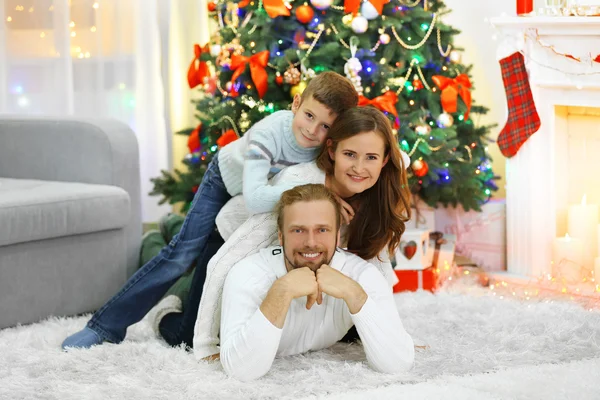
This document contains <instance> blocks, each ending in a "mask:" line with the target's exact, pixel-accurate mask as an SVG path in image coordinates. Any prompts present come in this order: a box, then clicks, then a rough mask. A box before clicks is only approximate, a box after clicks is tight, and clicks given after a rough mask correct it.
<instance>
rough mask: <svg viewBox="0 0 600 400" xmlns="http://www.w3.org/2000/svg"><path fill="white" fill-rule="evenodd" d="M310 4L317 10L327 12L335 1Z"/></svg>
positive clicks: (315, 1)
mask: <svg viewBox="0 0 600 400" xmlns="http://www.w3.org/2000/svg"><path fill="white" fill-rule="evenodd" d="M310 4H312V6H313V7H314V8H316V9H317V10H326V9H328V8H329V7H331V5H332V4H333V0H310Z"/></svg>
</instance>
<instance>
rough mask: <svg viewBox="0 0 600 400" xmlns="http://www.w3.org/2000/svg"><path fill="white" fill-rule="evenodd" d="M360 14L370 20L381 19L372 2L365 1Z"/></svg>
mask: <svg viewBox="0 0 600 400" xmlns="http://www.w3.org/2000/svg"><path fill="white" fill-rule="evenodd" d="M360 13H361V15H362V16H363V17H365V18H366V19H368V20H371V19H376V18H377V17H379V13H378V12H377V9H376V8H375V6H374V5H373V4H372V3H371V2H370V1H365V2H363V3H362V6H360Z"/></svg>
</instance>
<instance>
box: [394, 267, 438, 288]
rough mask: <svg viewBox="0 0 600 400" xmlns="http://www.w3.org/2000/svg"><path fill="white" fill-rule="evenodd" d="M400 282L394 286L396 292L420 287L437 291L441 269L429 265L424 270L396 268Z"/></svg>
mask: <svg viewBox="0 0 600 400" xmlns="http://www.w3.org/2000/svg"><path fill="white" fill-rule="evenodd" d="M394 272H395V273H396V276H397V277H398V281H399V282H398V283H397V284H396V285H395V286H394V288H393V290H394V293H398V292H408V291H410V292H415V291H417V290H418V289H422V290H429V291H430V292H435V291H436V290H437V288H438V282H439V270H438V269H437V268H434V267H429V268H427V269H424V270H418V271H417V270H408V271H407V270H404V271H403V270H394Z"/></svg>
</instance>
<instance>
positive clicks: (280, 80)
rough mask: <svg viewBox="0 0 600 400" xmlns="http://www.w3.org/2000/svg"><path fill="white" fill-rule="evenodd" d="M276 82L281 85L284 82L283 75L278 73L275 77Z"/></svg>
mask: <svg viewBox="0 0 600 400" xmlns="http://www.w3.org/2000/svg"><path fill="white" fill-rule="evenodd" d="M275 83H276V84H278V85H279V86H281V85H282V84H283V76H281V75H277V76H276V77H275Z"/></svg>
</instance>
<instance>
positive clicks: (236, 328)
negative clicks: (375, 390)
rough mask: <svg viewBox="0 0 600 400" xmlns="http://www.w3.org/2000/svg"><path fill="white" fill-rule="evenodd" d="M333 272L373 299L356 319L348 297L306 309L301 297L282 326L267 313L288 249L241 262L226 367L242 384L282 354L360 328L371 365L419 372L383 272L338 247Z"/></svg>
mask: <svg viewBox="0 0 600 400" xmlns="http://www.w3.org/2000/svg"><path fill="white" fill-rule="evenodd" d="M330 266H331V267H332V268H334V269H336V270H338V271H340V272H341V273H343V274H344V275H346V276H348V277H350V278H351V279H353V280H354V281H356V282H358V284H360V286H361V287H362V288H363V290H364V291H365V292H366V293H367V295H368V298H367V301H366V302H365V304H364V305H363V306H362V308H361V309H360V311H358V312H357V313H356V314H351V313H350V310H349V309H348V306H347V305H346V303H345V302H344V300H342V299H336V298H334V297H331V296H328V295H327V294H324V295H323V303H322V304H320V305H318V304H315V305H314V306H313V307H312V308H311V309H310V310H307V309H306V297H301V298H297V299H294V300H293V301H292V303H291V305H290V308H289V310H288V312H287V315H286V318H285V323H284V325H283V328H282V329H279V328H277V327H276V326H274V325H273V324H272V323H271V322H270V321H269V320H268V319H267V318H266V317H265V316H264V315H263V313H262V312H261V311H260V308H259V307H260V305H261V304H262V302H263V300H264V299H265V297H266V295H267V293H268V291H269V289H270V288H271V286H272V285H273V283H274V282H275V281H276V280H277V279H279V278H281V277H283V276H284V275H285V274H286V273H287V270H286V267H285V262H284V258H283V251H282V248H281V247H279V246H275V247H269V248H266V249H262V250H260V251H259V252H258V253H256V254H254V255H252V256H250V257H248V258H246V259H244V260H242V261H241V262H239V263H237V264H236V265H235V266H234V267H233V268H232V269H231V271H230V272H229V274H228V276H227V279H226V281H225V288H224V291H223V310H222V318H221V363H222V364H223V367H224V369H225V371H226V372H227V373H228V374H229V375H230V376H234V377H236V378H238V379H240V380H252V379H256V378H259V377H261V376H263V375H264V374H266V373H267V372H268V371H269V369H270V368H271V365H272V363H273V359H274V358H275V356H288V355H294V354H300V353H304V352H307V351H311V350H319V349H324V348H327V347H329V346H331V345H333V344H334V343H336V342H337V341H339V340H340V339H341V338H342V337H343V336H344V335H345V334H346V333H347V332H348V330H349V329H350V328H351V327H352V325H355V326H356V329H357V331H358V334H359V335H360V338H361V341H362V344H363V347H364V349H365V353H366V355H367V361H368V362H369V365H370V366H371V367H372V368H373V369H375V370H376V371H379V372H385V373H396V372H401V371H406V370H408V369H410V368H411V367H412V364H413V361H414V345H413V341H412V339H411V337H410V336H409V335H408V333H407V332H406V331H405V330H404V327H403V325H402V322H401V320H400V316H399V315H398V310H397V309H396V304H395V302H394V299H393V297H392V293H391V291H390V290H389V286H388V284H387V282H386V281H385V279H384V277H383V276H382V275H381V273H380V272H379V271H378V270H377V269H376V268H375V267H374V266H373V265H371V264H369V263H368V262H366V261H364V260H363V259H361V258H360V257H358V256H355V255H353V254H350V253H347V252H345V251H343V250H339V249H338V250H337V251H336V252H335V254H334V256H333V259H332V260H331V265H330Z"/></svg>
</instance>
